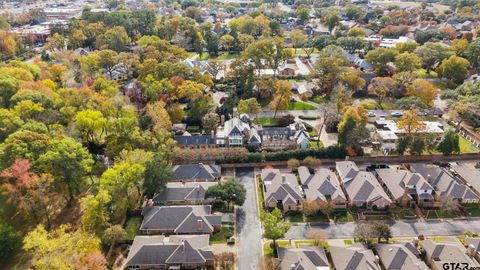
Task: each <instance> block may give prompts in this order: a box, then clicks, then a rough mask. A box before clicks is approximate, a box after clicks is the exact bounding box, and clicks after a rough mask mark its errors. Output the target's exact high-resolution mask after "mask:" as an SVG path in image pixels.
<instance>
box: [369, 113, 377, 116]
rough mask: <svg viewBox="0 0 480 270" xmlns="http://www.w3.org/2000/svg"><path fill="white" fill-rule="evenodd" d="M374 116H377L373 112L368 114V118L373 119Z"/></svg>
mask: <svg viewBox="0 0 480 270" xmlns="http://www.w3.org/2000/svg"><path fill="white" fill-rule="evenodd" d="M375 116H377V114H376V113H374V112H368V117H375Z"/></svg>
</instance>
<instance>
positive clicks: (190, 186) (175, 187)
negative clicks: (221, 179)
mask: <svg viewBox="0 0 480 270" xmlns="http://www.w3.org/2000/svg"><path fill="white" fill-rule="evenodd" d="M214 185H216V182H185V183H180V182H169V183H167V185H166V187H165V188H164V189H163V190H162V191H161V192H160V193H157V194H156V195H155V196H153V201H154V202H156V203H162V202H173V203H175V202H181V201H185V200H189V201H197V200H204V199H205V193H206V191H207V189H208V188H209V187H211V186H214Z"/></svg>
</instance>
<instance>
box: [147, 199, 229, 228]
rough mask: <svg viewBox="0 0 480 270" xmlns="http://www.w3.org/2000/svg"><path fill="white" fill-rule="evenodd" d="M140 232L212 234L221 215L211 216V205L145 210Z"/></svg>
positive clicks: (149, 208) (160, 207)
mask: <svg viewBox="0 0 480 270" xmlns="http://www.w3.org/2000/svg"><path fill="white" fill-rule="evenodd" d="M142 214H143V215H144V219H143V222H142V224H141V225H140V230H142V231H143V230H152V231H153V230H164V231H172V232H174V233H212V232H213V230H214V226H216V225H219V224H221V218H222V216H221V215H215V214H211V206H210V205H190V206H153V207H147V208H145V209H144V211H143V213H142Z"/></svg>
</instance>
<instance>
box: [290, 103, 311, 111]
mask: <svg viewBox="0 0 480 270" xmlns="http://www.w3.org/2000/svg"><path fill="white" fill-rule="evenodd" d="M315 109H317V108H315V106H312V105H310V104H308V103H305V102H302V101H295V102H290V104H288V110H290V111H291V110H302V111H303V110H307V111H312V110H315Z"/></svg>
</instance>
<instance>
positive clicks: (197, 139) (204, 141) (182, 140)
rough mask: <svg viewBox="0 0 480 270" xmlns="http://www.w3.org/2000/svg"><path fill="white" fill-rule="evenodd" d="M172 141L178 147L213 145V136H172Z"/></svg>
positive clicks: (214, 142)
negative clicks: (178, 145)
mask: <svg viewBox="0 0 480 270" xmlns="http://www.w3.org/2000/svg"><path fill="white" fill-rule="evenodd" d="M173 139H174V140H175V141H177V143H178V144H180V145H214V144H216V141H215V136H211V135H192V136H174V137H173Z"/></svg>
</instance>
